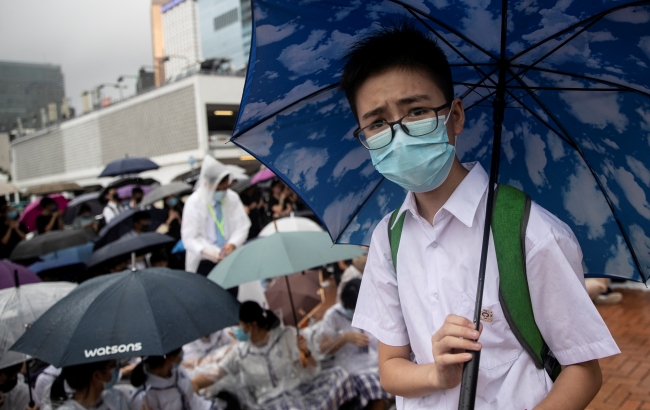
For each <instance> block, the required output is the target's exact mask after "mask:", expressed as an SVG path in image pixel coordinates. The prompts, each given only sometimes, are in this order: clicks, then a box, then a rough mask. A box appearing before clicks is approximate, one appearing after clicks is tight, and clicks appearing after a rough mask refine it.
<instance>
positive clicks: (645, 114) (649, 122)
mask: <svg viewBox="0 0 650 410" xmlns="http://www.w3.org/2000/svg"><path fill="white" fill-rule="evenodd" d="M636 113H637V114H639V115H640V116H641V121H640V122H639V126H640V127H641V129H642V130H643V131H647V132H648V136H647V139H648V145H650V110H649V111H646V110H644V109H643V108H641V107H639V108H637V109H636Z"/></svg>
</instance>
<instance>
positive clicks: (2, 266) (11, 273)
mask: <svg viewBox="0 0 650 410" xmlns="http://www.w3.org/2000/svg"><path fill="white" fill-rule="evenodd" d="M16 280H18V283H19V284H20V285H26V284H28V283H38V282H41V278H39V277H38V276H37V275H36V274H35V273H34V272H32V271H31V270H29V269H27V268H26V267H24V266H22V265H17V264H15V263H11V262H9V261H7V260H1V261H0V289H6V288H11V287H14V286H16Z"/></svg>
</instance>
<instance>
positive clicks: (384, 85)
mask: <svg viewBox="0 0 650 410" xmlns="http://www.w3.org/2000/svg"><path fill="white" fill-rule="evenodd" d="M355 103H356V109H357V120H358V122H359V127H360V128H363V127H365V126H367V125H370V124H372V123H373V122H376V121H380V120H384V121H397V120H398V119H400V118H402V117H403V116H405V115H406V114H408V113H409V111H411V110H412V109H415V108H423V107H424V108H435V107H440V106H441V105H444V104H445V103H447V101H445V97H444V95H443V93H442V91H441V90H440V88H439V87H438V86H437V85H436V83H435V82H434V81H433V80H432V79H431V78H430V77H429V75H427V74H426V73H425V72H423V71H421V70H410V69H404V68H391V69H388V70H386V71H384V72H382V73H379V74H376V75H374V76H372V77H370V78H368V79H367V80H366V81H365V82H364V83H363V84H361V86H360V87H359V89H358V91H357V94H356V102H355ZM439 115H445V116H447V115H449V108H445V109H443V110H442V111H440V113H439ZM464 123H465V113H464V109H463V104H462V101H461V100H460V99H459V98H456V99H455V100H454V106H453V113H452V118H450V119H449V121H448V122H447V135H448V136H449V144H451V145H454V146H455V145H456V136H457V135H458V134H460V133H461V132H462V131H463V125H464Z"/></svg>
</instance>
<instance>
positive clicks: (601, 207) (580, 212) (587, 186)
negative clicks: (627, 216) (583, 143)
mask: <svg viewBox="0 0 650 410" xmlns="http://www.w3.org/2000/svg"><path fill="white" fill-rule="evenodd" d="M575 160H576V162H577V164H576V168H575V173H574V174H572V175H570V176H569V178H568V183H567V185H566V186H565V188H564V190H563V192H562V197H563V200H564V201H563V202H564V209H566V210H567V211H568V212H569V215H570V216H571V219H572V220H573V222H574V223H575V224H576V225H578V226H586V227H587V228H588V232H587V237H588V238H589V239H599V238H602V237H603V236H604V235H605V227H604V225H605V224H606V223H607V222H608V221H609V220H610V219H612V215H611V211H610V209H609V206H608V205H607V202H606V201H605V198H604V197H603V194H602V193H601V192H600V190H599V189H598V186H597V185H596V181H595V180H594V177H593V176H592V175H591V172H589V170H588V169H587V167H586V166H585V165H584V163H583V162H582V158H580V157H579V156H578V155H577V154H576V155H575Z"/></svg>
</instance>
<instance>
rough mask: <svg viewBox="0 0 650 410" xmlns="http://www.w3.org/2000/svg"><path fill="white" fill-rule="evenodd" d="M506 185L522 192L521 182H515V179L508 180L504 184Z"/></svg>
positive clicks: (522, 185)
mask: <svg viewBox="0 0 650 410" xmlns="http://www.w3.org/2000/svg"><path fill="white" fill-rule="evenodd" d="M506 185H510V186H513V187H515V188H518V189H520V190H522V191H523V190H524V184H522V183H521V181H519V180H516V179H509V180H508V182H506Z"/></svg>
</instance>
